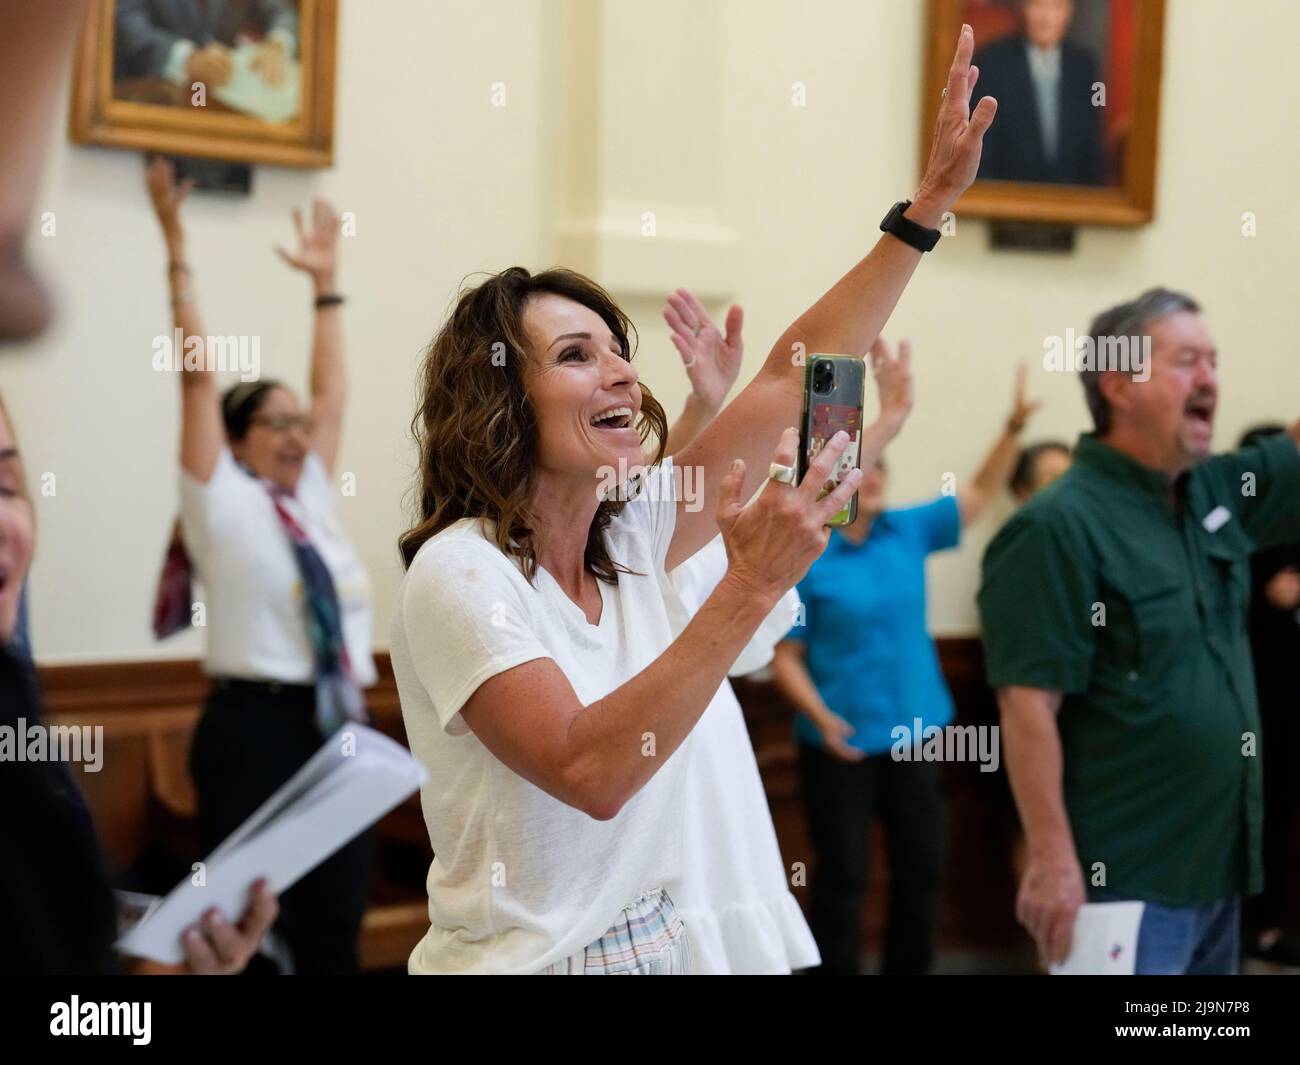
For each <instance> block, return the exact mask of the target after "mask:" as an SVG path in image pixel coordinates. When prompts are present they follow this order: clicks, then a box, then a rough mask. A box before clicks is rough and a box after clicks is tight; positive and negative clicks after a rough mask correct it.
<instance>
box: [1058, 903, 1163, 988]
mask: <svg viewBox="0 0 1300 1065" xmlns="http://www.w3.org/2000/svg"><path fill="white" fill-rule="evenodd" d="M1145 906H1146V904H1145V903H1142V902H1087V903H1084V904H1083V905H1082V906H1080V907H1079V912H1078V914H1077V915H1076V916H1075V919H1074V942H1073V943H1072V944H1071V945H1070V956H1069V957H1068V958H1066V959H1065V961H1063V962H1061V964H1060V965H1053V966H1052V967H1051V973H1052V975H1053V976H1132V975H1133V965H1134V962H1136V960H1137V939H1138V927H1139V926H1140V925H1141V924H1142V910H1143V909H1144V907H1145Z"/></svg>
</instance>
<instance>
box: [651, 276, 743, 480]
mask: <svg viewBox="0 0 1300 1065" xmlns="http://www.w3.org/2000/svg"><path fill="white" fill-rule="evenodd" d="M684 314H685V315H690V316H692V317H693V318H694V319H695V321H696V322H697V323H699V324H698V325H696V326H695V327H694V328H692V327H688V326H687V325H686V320H685V318H684V317H683V315H684ZM664 321H666V322H667V323H668V325H669V327H670V328H671V329H672V336H671V339H672V342H673V346H674V347H675V348H676V349H677V351H678V354H680V355H681V357H682V366H683V368H684V369H685V370H686V376H687V377H688V378H689V379H690V382H691V394H690V395H689V396H687V397H686V406H685V407H684V408H683V409H682V413H681V416H680V417H679V418H678V419H677V420H676V421H675V422H673V424H672V426H671V427H670V428H669V430H668V440H667V441H666V442H665V444H664V454H665V455H676V454H677V453H678V452H680V451H682V450H683V449H684V448H685V447H686V446H687V445H688V444H689V443H690V442H691V441H692V440H694V439H695V438H696V437H697V436H699V435H700V433H702V432H703V431H704V429H705V428H706V427H707V426H708V424H709V423H710V422H711V421H713V419H714V418H716V417H717V416H718V412H719V411H720V410H721V409H722V403H723V400H725V399H726V398H727V393H728V392H730V391H731V386H732V385H734V384H735V383H736V378H737V376H739V374H740V363H741V359H742V358H743V357H744V351H745V344H744V340H743V339H742V337H741V330H742V328H743V326H744V321H745V313H744V311H743V310H741V308H740V307H738V306H735V307H732V308H731V310H729V311H728V312H727V321H726V333H723V332H722V331H721V330H720V329H718V327H717V326H716V325H714V324H713V319H711V318H710V317H709V312H708V311H706V310H705V309H704V305H703V304H702V303H701V302H700V301H699V300H697V299H696V298H695V296H694V294H693V293H691V292H688V291H687V290H686V289H684V288H679V289H678V290H677V291H676V292H674V293H673V294H672V295H671V296H669V297H668V304H667V306H666V307H664Z"/></svg>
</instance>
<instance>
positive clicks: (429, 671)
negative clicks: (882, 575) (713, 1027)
mask: <svg viewBox="0 0 1300 1065" xmlns="http://www.w3.org/2000/svg"><path fill="white" fill-rule="evenodd" d="M973 44H974V42H973V38H972V36H971V33H970V30H969V27H965V28H963V31H962V35H961V39H960V41H959V44H958V48H957V55H956V57H955V59H954V62H953V66H952V71H951V73H950V76H949V80H948V87H947V89H946V90H945V101H944V104H943V105H942V106H941V108H940V112H939V120H938V124H937V128H936V132H935V139H934V145H933V148H932V151H931V157H930V162H929V165H928V166H927V169H926V173H925V175H924V177H923V179H922V182H921V187H920V189H919V191H918V192H917V194H916V197H915V200H914V201H912V202H908V203H905V204H899V205H897V206H896V208H895V210H894V211H892V212H891V213H890V215H889V216H888V217H887V219H886V222H885V223H882V228H885V229H886V230H887V232H888V234H889V235H887V236H884V237H882V238H881V239H880V240H879V241H878V242H877V244H876V246H875V247H874V249H873V250H872V251H871V252H870V253H869V254H868V255H867V256H866V258H864V259H863V260H862V261H861V262H860V263H859V264H858V265H857V266H855V267H854V268H853V269H852V270H850V271H849V273H848V274H847V275H845V277H844V278H843V279H841V280H840V281H839V282H838V283H837V284H836V285H835V286H834V287H832V288H831V289H830V291H829V292H827V293H826V295H824V296H823V297H822V298H821V299H819V300H818V301H817V302H816V303H814V304H813V305H812V307H810V308H809V309H808V310H807V311H806V312H805V313H804V314H802V315H801V316H800V317H799V318H798V319H797V320H796V321H795V322H794V324H793V325H791V326H790V328H789V329H787V330H786V332H785V333H784V334H783V335H782V336H781V338H780V339H779V340H778V341H777V342H776V344H775V345H774V347H773V348H772V351H771V353H770V354H769V355H768V357H767V359H766V361H765V362H764V364H763V366H762V368H761V369H760V370H759V372H758V373H757V374H756V375H755V377H754V379H753V380H752V381H751V382H750V383H749V385H747V386H746V387H745V388H744V389H743V390H742V391H741V393H740V394H739V395H738V396H737V397H736V399H735V400H734V401H733V402H732V403H731V404H729V405H728V406H727V407H726V408H725V409H724V410H723V411H722V413H721V414H719V415H718V417H717V418H716V419H715V420H714V421H713V422H712V424H710V425H709V427H708V428H707V429H705V430H704V432H703V433H701V434H700V435H699V436H698V437H697V438H696V439H695V440H693V441H692V442H691V443H690V444H689V445H688V446H686V447H685V448H684V449H683V450H682V451H680V452H679V453H678V454H677V455H675V456H673V458H670V459H663V460H662V461H661V462H658V463H657V464H654V465H651V466H650V467H649V468H648V469H644V468H642V467H641V463H642V447H643V445H646V444H648V443H649V441H650V440H652V439H653V440H654V441H655V443H654V445H653V447H652V450H651V451H650V454H652V455H653V456H654V457H655V458H656V459H658V458H659V457H660V456H662V454H663V440H664V437H665V435H666V426H665V419H664V414H663V411H662V409H661V408H660V407H659V405H658V404H657V403H656V402H655V400H654V398H653V397H652V396H651V395H650V393H649V391H648V390H647V389H645V388H644V386H642V385H641V384H640V382H639V380H638V377H637V373H636V371H635V369H634V368H633V366H632V363H631V355H632V346H631V343H630V341H629V333H630V325H629V322H628V319H627V317H626V316H625V315H624V314H623V312H622V311H621V310H619V308H618V307H617V305H616V304H615V303H614V301H613V300H612V299H611V298H610V296H609V295H608V293H606V292H605V291H604V290H603V289H601V288H600V287H599V286H598V285H596V284H595V283H594V282H592V281H590V280H588V279H586V278H584V277H582V276H581V275H579V274H575V273H573V272H571V271H567V270H549V271H546V272H545V273H541V274H537V275H532V274H530V273H529V272H528V271H526V270H523V269H521V268H519V267H514V268H511V269H509V270H506V271H504V272H502V273H500V274H497V275H494V276H491V277H489V278H488V279H487V280H485V281H484V282H483V283H481V284H480V285H478V286H477V287H475V288H472V289H469V290H467V291H465V292H463V293H462V294H461V296H460V298H459V300H458V301H457V304H456V306H455V308H454V309H453V311H452V314H451V316H450V318H449V319H448V321H447V322H446V323H445V324H444V325H443V327H442V328H441V329H440V330H439V332H438V334H437V335H436V336H435V337H434V340H433V342H432V344H431V345H430V347H429V350H428V353H427V355H426V358H425V361H424V365H423V369H422V374H421V399H420V404H419V408H418V410H417V413H416V417H415V421H414V428H415V433H416V437H417V440H418V442H419V445H420V460H419V493H418V504H419V516H418V521H417V522H416V524H415V525H414V527H413V528H411V529H410V530H409V531H408V532H407V533H406V534H405V535H404V536H403V537H402V538H401V550H402V557H403V560H404V562H405V563H406V565H407V573H406V576H405V578H404V580H403V582H402V586H401V588H400V589H399V591H398V596H397V609H396V616H395V618H394V623H393V630H392V641H391V650H392V659H393V668H394V672H395V674H396V678H397V683H398V689H399V692H400V694H401V699H402V711H403V716H404V718H405V721H406V729H407V736H408V738H409V740H410V743H411V748H412V750H413V751H414V752H415V754H416V756H417V757H418V758H419V759H420V760H421V761H422V762H423V763H424V764H425V765H426V767H427V768H428V769H429V771H430V780H429V783H428V784H427V785H426V786H425V788H424V789H423V791H422V796H421V797H422V802H423V807H424V814H425V821H426V824H427V827H428V829H429V835H430V839H431V841H432V844H433V849H434V853H435V855H436V857H435V859H434V862H433V865H432V866H431V868H430V870H429V877H428V890H429V913H430V919H431V924H432V927H431V928H430V929H429V931H428V933H427V934H426V935H425V937H424V939H423V940H422V941H421V942H420V943H419V944H418V945H417V946H416V948H415V950H414V951H413V952H412V954H411V959H410V969H411V971H412V972H516V973H523V972H537V971H545V972H570V973H571V972H578V973H583V972H586V973H601V972H643V973H653V972H683V971H689V968H690V956H689V950H688V949H687V946H686V939H685V935H684V933H683V928H682V923H681V919H680V917H679V916H678V915H677V914H676V912H675V910H674V908H673V904H672V900H671V899H670V898H669V897H668V895H667V893H666V891H665V890H664V885H665V883H667V882H670V881H671V880H673V878H674V877H675V876H677V875H678V874H679V872H680V869H679V865H680V853H679V852H680V847H679V843H680V835H681V829H682V823H683V818H684V817H686V816H696V817H698V816H708V811H707V810H691V811H687V810H686V809H685V808H684V806H683V804H682V788H681V786H680V784H681V779H682V771H683V768H684V765H685V759H686V757H688V756H689V744H687V743H686V741H687V738H688V736H689V734H690V732H691V729H692V728H693V726H694V725H695V723H696V721H697V720H698V719H699V717H700V715H701V714H702V713H703V712H704V710H705V708H706V707H707V705H708V704H709V701H710V700H711V699H712V697H713V694H714V692H715V691H716V690H717V688H718V685H719V684H720V683H721V682H722V680H723V678H724V677H725V675H726V673H727V669H728V667H730V665H731V664H732V663H733V662H734V661H735V659H736V656H737V655H738V654H739V653H740V652H741V650H742V649H743V648H744V647H745V646H746V644H747V643H748V642H749V641H750V639H751V637H752V636H753V635H754V633H755V631H756V630H757V629H758V627H759V625H760V624H761V623H762V622H763V620H764V619H765V618H767V616H768V615H769V614H770V613H771V612H772V610H773V608H774V607H775V606H776V604H777V602H778V601H779V600H780V598H781V596H782V595H783V594H784V592H785V591H786V590H787V589H789V588H790V587H792V586H793V585H794V584H795V583H796V582H797V581H798V580H799V579H800V578H801V577H802V576H803V575H804V573H805V572H806V571H807V569H808V567H809V566H810V565H811V563H812V561H813V560H814V559H815V558H816V557H817V556H818V555H819V554H820V553H821V551H822V549H823V548H824V547H825V545H826V541H827V537H828V531H827V523H828V522H829V521H830V519H831V517H832V516H833V515H834V514H835V513H836V512H837V511H838V510H839V509H840V508H841V507H842V506H844V505H845V504H846V503H847V502H848V500H849V498H850V497H851V495H852V493H853V490H854V488H855V487H856V486H857V483H858V481H859V479H860V471H859V470H856V469H855V470H851V471H850V472H849V473H848V474H846V475H845V477H844V478H843V480H842V481H840V483H839V485H838V486H837V487H836V488H835V489H834V490H833V491H831V492H830V493H829V494H828V495H826V496H825V497H824V498H819V497H820V496H821V490H822V487H823V485H824V484H825V482H826V481H827V480H828V479H830V478H831V475H832V471H833V469H834V467H835V464H836V463H837V461H838V460H839V458H840V456H841V454H842V453H843V452H844V450H845V447H846V445H847V443H848V437H847V435H846V434H844V433H837V434H836V436H835V437H833V438H832V439H831V441H830V442H829V443H828V444H827V446H826V447H824V448H823V449H822V450H821V451H820V452H819V453H818V455H817V456H816V457H815V458H814V459H813V461H812V463H811V465H810V468H809V471H808V475H807V476H806V477H805V478H804V479H803V482H802V483H800V484H795V483H793V482H794V479H795V478H794V475H793V466H794V464H795V461H796V449H797V447H798V433H797V432H796V431H795V430H794V429H792V428H788V427H789V426H792V425H794V424H796V423H797V421H798V418H799V410H800V403H801V395H802V374H803V367H802V363H803V359H802V358H801V357H800V354H801V353H812V352H822V351H825V352H847V353H852V354H855V355H857V356H859V357H861V356H862V355H864V354H865V353H866V351H867V350H868V348H869V347H870V346H871V343H872V341H873V340H874V339H875V337H876V335H877V334H878V333H879V332H880V330H881V328H882V327H883V325H884V323H885V321H886V319H887V318H888V317H889V314H890V312H891V311H892V310H893V307H894V305H895V303H896V302H897V301H898V298H899V296H900V295H901V294H902V291H903V288H904V287H905V286H906V284H907V281H908V279H909V278H910V277H911V274H912V271H913V270H914V269H915V268H916V265H917V263H918V262H919V261H920V258H921V250H924V249H927V248H928V247H932V246H933V241H934V240H935V239H937V235H938V233H937V230H936V229H935V227H936V226H937V225H938V224H939V222H940V220H941V217H942V215H943V213H944V212H945V211H946V210H947V209H948V208H949V207H950V206H951V204H952V203H953V201H955V200H956V198H957V197H958V196H959V195H960V194H961V193H962V192H963V191H964V190H965V189H966V187H967V186H968V185H969V184H970V182H971V181H972V180H973V179H974V176H975V172H976V169H977V168H978V165H979V154H980V140H981V137H982V136H983V133H984V130H985V129H987V128H988V125H989V123H990V122H991V121H992V117H993V112H994V109H995V107H996V105H995V104H994V103H993V102H992V101H991V100H990V101H989V102H988V103H986V104H981V106H980V107H979V108H978V109H977V110H976V112H975V113H974V115H973V116H972V114H971V112H970V109H969V100H970V93H971V89H972V88H973V87H974V83H975V73H976V72H975V71H973V70H972V69H971V67H970V55H971V51H972V48H973ZM678 313H681V312H680V311H679V312H678ZM686 313H687V315H689V314H690V308H689V307H688V308H686ZM683 325H684V326H685V327H686V328H687V329H688V330H691V331H693V330H694V329H696V328H703V323H701V322H692V321H689V320H684V321H683ZM877 382H878V385H879V387H880V393H881V395H880V400H881V414H880V417H879V418H878V420H877V421H876V422H875V423H874V424H873V425H871V426H870V427H868V428H866V429H865V430H864V431H863V432H862V433H861V439H860V440H859V442H858V443H859V445H860V461H861V462H862V463H864V464H865V463H871V462H874V461H875V458H876V456H877V455H878V454H879V453H880V450H881V448H883V446H884V445H885V443H887V442H888V441H889V440H890V439H892V438H893V436H894V435H895V434H896V433H897V432H898V430H899V428H900V427H901V424H902V422H903V420H904V418H905V417H906V415H907V412H908V410H909V409H910V406H911V377H910V372H909V369H908V366H907V363H906V361H905V360H903V359H899V360H897V361H893V360H884V361H883V363H882V365H881V366H879V367H878V369H877ZM769 460H772V461H770V464H769ZM629 474H632V475H631V476H629ZM765 481H766V483H764V482H765ZM629 486H630V490H626V491H625V489H627V488H629ZM760 487H762V489H763V491H762V492H761V493H760V494H759V495H758V496H757V498H756V499H755V500H753V501H752V502H751V503H749V505H748V506H746V505H745V500H747V499H749V498H750V497H751V496H752V495H753V494H754V493H755V492H756V491H757V490H758V489H759V488H760ZM627 496H630V497H631V498H625V497H627ZM719 532H721V534H722V537H723V541H724V543H725V545H726V549H727V557H728V568H727V573H726V575H725V576H724V577H723V579H722V580H721V582H719V584H718V585H717V587H716V588H715V589H714V591H713V592H712V594H711V595H710V596H709V598H708V599H707V601H706V602H705V603H704V605H703V606H702V607H701V608H700V610H699V611H698V612H697V613H696V614H695V615H694V617H692V618H691V620H690V622H689V623H688V624H687V625H686V627H685V628H684V629H683V630H682V631H681V633H680V635H678V636H677V637H676V638H674V636H673V632H672V628H671V625H670V621H669V618H668V613H667V607H666V599H665V590H664V588H665V582H666V579H667V577H666V575H667V572H668V571H670V570H672V569H674V568H675V567H676V566H677V565H678V564H680V563H681V562H683V561H684V560H686V559H688V558H690V557H691V556H692V555H694V554H695V552H697V551H698V550H699V549H700V548H702V547H703V546H704V545H705V544H707V543H708V542H709V541H710V540H712V539H713V538H714V537H715V536H716V535H718V533H719Z"/></svg>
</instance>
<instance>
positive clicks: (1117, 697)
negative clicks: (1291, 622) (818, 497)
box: [979, 433, 1300, 906]
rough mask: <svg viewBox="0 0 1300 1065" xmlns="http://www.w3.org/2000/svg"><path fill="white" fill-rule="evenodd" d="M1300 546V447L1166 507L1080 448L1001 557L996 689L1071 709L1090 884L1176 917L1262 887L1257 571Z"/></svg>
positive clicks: (1069, 756)
mask: <svg viewBox="0 0 1300 1065" xmlns="http://www.w3.org/2000/svg"><path fill="white" fill-rule="evenodd" d="M1296 539H1300V450H1297V447H1296V442H1295V441H1294V440H1293V439H1292V438H1291V437H1290V436H1288V435H1282V436H1278V437H1273V438H1269V439H1267V440H1266V441H1265V442H1264V443H1263V444H1261V445H1260V446H1257V447H1252V448H1247V449H1245V450H1242V451H1238V452H1235V453H1233V454H1229V455H1222V456H1218V457H1215V458H1212V459H1208V460H1207V461H1205V462H1202V463H1201V464H1200V465H1198V466H1197V467H1196V468H1195V469H1193V470H1191V471H1190V472H1189V473H1187V474H1185V475H1183V476H1182V477H1180V478H1178V479H1177V480H1176V481H1175V482H1174V484H1173V488H1172V491H1171V486H1170V482H1169V480H1168V478H1167V477H1165V476H1164V475H1163V474H1160V473H1158V472H1156V471H1154V470H1151V469H1149V468H1148V467H1146V466H1143V465H1141V464H1140V463H1138V462H1135V461H1134V460H1133V459H1131V458H1129V457H1127V456H1126V455H1123V454H1121V453H1120V452H1118V451H1116V450H1115V449H1114V448H1111V447H1109V446H1108V445H1106V444H1104V443H1102V442H1101V441H1100V440H1098V439H1097V438H1096V436H1095V435H1093V434H1091V433H1086V434H1084V435H1083V436H1082V437H1081V438H1080V440H1079V445H1078V449H1077V451H1076V453H1075V460H1074V465H1073V466H1072V467H1071V468H1070V470H1069V471H1068V472H1067V473H1066V474H1064V475H1063V476H1062V477H1061V478H1060V479H1059V480H1057V481H1056V482H1055V483H1054V484H1052V485H1050V486H1049V487H1047V488H1046V489H1044V490H1043V491H1041V492H1040V493H1038V495H1037V496H1035V497H1034V498H1033V499H1032V500H1030V502H1029V503H1027V504H1026V505H1025V506H1024V507H1023V508H1022V509H1021V510H1020V512H1019V513H1018V514H1016V515H1015V517H1013V518H1012V519H1011V520H1010V521H1009V522H1008V523H1007V524H1006V526H1005V527H1004V528H1003V529H1002V530H1001V532H999V533H998V535H997V537H996V538H995V539H994V540H993V542H992V544H990V545H989V548H988V551H987V553H986V554H985V556H984V572H983V584H982V587H981V588H980V594H979V604H980V614H981V617H982V621H983V630H984V631H983V635H984V646H985V651H986V656H987V661H988V678H989V683H990V684H992V685H993V686H994V687H997V688H1000V687H1004V686H1006V685H1023V686H1026V687H1033V688H1044V689H1048V690H1050V691H1057V692H1061V693H1063V696H1064V698H1063V700H1062V705H1061V711H1060V714H1059V716H1058V719H1057V725H1058V728H1059V730H1060V735H1061V746H1062V751H1063V755H1064V771H1063V775H1064V779H1063V786H1064V793H1065V805H1066V810H1067V813H1068V815H1069V819H1070V827H1071V830H1072V832H1073V834H1074V841H1075V846H1076V848H1077V851H1078V855H1079V861H1080V864H1081V865H1082V867H1083V873H1084V878H1085V881H1086V882H1087V883H1088V884H1090V885H1092V886H1095V887H1102V886H1104V887H1105V888H1106V889H1107V890H1108V891H1109V892H1113V893H1116V894H1119V895H1122V896H1126V897H1129V898H1135V899H1143V900H1146V901H1150V902H1158V903H1163V904H1164V905H1169V906H1191V905H1199V904H1202V903H1206V902H1211V901H1213V900H1215V899H1219V898H1223V897H1225V896H1229V895H1234V894H1240V893H1243V892H1245V893H1247V894H1252V893H1255V892H1257V891H1259V890H1260V888H1261V886H1262V884H1263V871H1262V865H1261V860H1260V826H1261V819H1262V801H1263V800H1262V795H1261V787H1260V753H1261V752H1260V736H1259V711H1258V708H1257V706H1256V701H1255V682H1254V673H1253V669H1252V665H1251V656H1250V644H1249V641H1248V633H1247V613H1248V607H1249V599H1250V555H1251V553H1252V552H1253V551H1255V550H1256V549H1257V548H1260V547H1265V546H1269V545H1271V544H1275V543H1282V542H1286V541H1288V540H1296ZM1098 863H1100V864H1098Z"/></svg>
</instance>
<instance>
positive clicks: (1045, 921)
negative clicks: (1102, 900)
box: [998, 686, 1086, 963]
mask: <svg viewBox="0 0 1300 1065" xmlns="http://www.w3.org/2000/svg"><path fill="white" fill-rule="evenodd" d="M998 707H999V709H1000V711H1001V719H1002V745H1003V756H1004V760H1005V762H1006V767H1007V777H1008V779H1009V780H1010V782H1011V792H1012V794H1013V795H1014V796H1015V800H1016V809H1017V810H1018V811H1019V812H1020V823H1021V824H1022V825H1023V826H1024V829H1025V847H1026V851H1027V857H1028V862H1027V864H1026V866H1025V875H1024V878H1023V879H1022V880H1021V882H1020V890H1019V892H1018V893H1017V895H1016V919H1017V920H1018V921H1019V922H1020V923H1021V924H1022V925H1023V926H1024V927H1025V929H1026V930H1027V931H1028V932H1029V934H1030V935H1031V936H1033V937H1034V943H1035V944H1036V945H1037V946H1038V953H1039V957H1040V958H1041V960H1042V961H1043V962H1045V963H1046V962H1060V961H1064V960H1065V958H1066V956H1067V955H1068V954H1069V952H1070V943H1071V940H1072V938H1073V935H1074V918H1075V914H1076V913H1078V911H1079V907H1080V906H1082V905H1083V903H1084V902H1085V901H1086V890H1085V888H1084V883H1083V871H1082V869H1081V868H1080V866H1079V856H1078V853H1077V852H1076V851H1075V847H1074V836H1073V834H1072V833H1071V831H1070V819H1069V817H1068V816H1067V814H1066V812H1065V796H1064V793H1063V791H1062V787H1061V778H1062V766H1063V764H1064V763H1063V758H1062V755H1061V736H1060V733H1059V732H1058V731H1057V727H1056V715H1057V712H1058V711H1059V710H1060V708H1061V693H1060V692H1051V691H1045V690H1043V689H1042V688H1024V687H1014V686H1013V687H1006V688H999V689H998Z"/></svg>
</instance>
